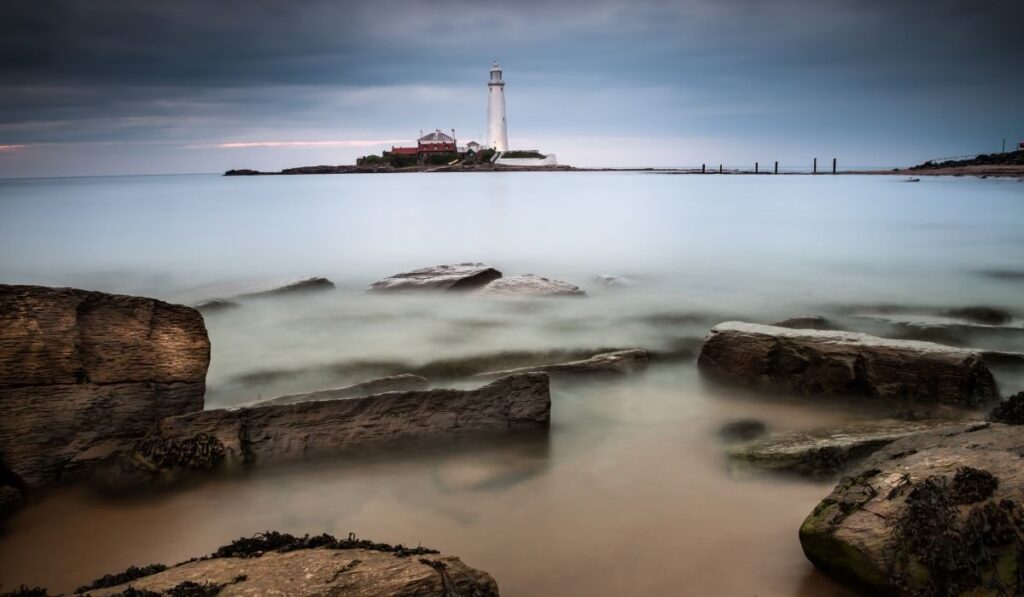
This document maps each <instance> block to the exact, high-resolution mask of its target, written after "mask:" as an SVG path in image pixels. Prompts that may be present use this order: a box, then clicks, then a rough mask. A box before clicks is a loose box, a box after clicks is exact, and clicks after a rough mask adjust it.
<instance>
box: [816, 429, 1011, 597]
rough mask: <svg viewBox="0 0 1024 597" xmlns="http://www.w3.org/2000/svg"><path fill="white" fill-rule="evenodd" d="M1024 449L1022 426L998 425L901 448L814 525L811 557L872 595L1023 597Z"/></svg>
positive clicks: (840, 491)
mask: <svg viewBox="0 0 1024 597" xmlns="http://www.w3.org/2000/svg"><path fill="white" fill-rule="evenodd" d="M1022 450H1024V446H1022V442H1021V427H1019V426H1018V427H1014V426H1008V425H1002V424H998V423H991V424H987V425H965V426H962V427H960V428H959V429H943V430H936V431H930V432H926V433H920V434H916V435H912V436H908V437H906V438H903V439H899V440H897V441H894V442H893V443H891V444H889V445H888V446H886V447H884V448H882V449H881V450H879V451H878V452H876V453H875V454H873V455H872V456H870V457H869V458H868V459H867V460H865V461H864V463H863V464H862V465H860V466H859V467H858V468H857V470H856V471H854V473H853V474H851V475H850V476H849V477H846V478H844V479H843V480H842V481H841V482H840V483H839V484H838V485H837V486H836V488H835V489H834V490H833V491H832V493H831V494H830V495H829V496H828V497H826V498H825V499H824V500H822V502H821V503H820V504H818V506H817V507H816V508H815V509H814V511H813V512H812V513H811V514H810V515H809V516H808V517H807V519H806V520H805V521H804V523H803V525H802V526H801V528H800V543H801V545H802V546H803V549H804V553H805V554H806V555H807V557H808V559H810V560H811V562H813V563H814V564H815V566H817V567H819V568H821V569H822V570H825V571H826V572H829V573H831V574H833V575H835V576H837V577H838V578H840V579H843V580H848V581H850V582H851V583H855V584H856V586H858V587H860V588H862V589H866V590H867V591H869V592H870V593H871V594H940V595H943V594H960V593H962V592H965V591H971V590H974V591H976V592H971V593H970V594H972V595H993V594H1007V595H1012V594H1019V593H1020V591H1021V589H1022V587H1021V586H1019V585H1017V586H1016V589H1014V585H1015V584H1016V580H1015V579H1014V578H1013V577H1014V576H1015V575H1016V573H1017V570H1016V567H1017V566H1019V565H1024V562H1022V561H1021V559H1020V558H1021V557H1022V554H1021V551H1019V550H1018V549H1016V546H1015V545H1013V543H1014V542H1015V541H1019V540H1020V539H1021V538H1022V535H1021V533H1022V532H1024V529H1021V528H1020V526H1019V523H1015V522H1013V521H1014V520H1017V521H1019V520H1021V516H1022V515H1024V511H1022V510H1021V505H1022V504H1024V467H1022V466H1021V462H1022ZM963 467H971V468H972V469H974V470H973V471H968V472H969V473H971V474H965V473H963V472H961V469H962V468H963ZM977 471H984V473H978V472H977ZM988 475H991V477H992V478H994V483H993V482H992V481H993V479H988V480H986V477H987V476H988ZM979 479H980V481H979ZM1015 526H1016V530H1014V527H1015ZM906 531H909V533H908V532H906ZM922 554H924V555H922ZM927 554H931V556H929V555H927ZM936 555H938V556H941V559H940V560H939V561H934V560H933V561H931V562H929V561H928V558H929V557H933V556H936ZM937 564H941V565H937ZM975 574H977V575H978V577H977V578H972V577H973V576H974V575H975ZM978 582H980V583H984V584H988V585H989V586H988V587H987V588H986V587H982V586H978V585H977V584H976V583H978ZM999 584H1002V585H1003V587H1004V592H1003V593H999V590H998V585H999ZM953 587H956V588H955V589H954V588H953ZM1015 590H1016V592H1015Z"/></svg>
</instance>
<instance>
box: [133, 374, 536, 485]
mask: <svg viewBox="0 0 1024 597" xmlns="http://www.w3.org/2000/svg"><path fill="white" fill-rule="evenodd" d="M550 411H551V397H550V392H549V389H548V376H547V375H545V374H543V373H528V374H522V375H510V376H507V377H503V378H501V379H498V380H495V381H493V382H491V383H489V384H487V385H485V386H483V387H480V388H477V389H474V390H447V389H443V390H442V389H439V390H424V391H413V392H389V393H385V394H378V395H375V396H367V397H364V398H352V399H345V400H318V401H313V402H299V403H296V404H278V405H270V406H256V407H252V408H240V409H237V410H206V411H201V412H195V413H189V414H186V415H179V416H176V417H168V418H166V419H163V420H161V421H160V422H159V424H158V426H157V429H156V433H155V434H154V435H153V436H152V437H150V438H147V442H146V444H145V445H144V446H143V447H144V448H145V451H144V452H143V451H139V450H137V451H136V453H135V454H134V455H133V458H132V462H134V464H135V465H136V467H139V466H141V467H142V468H149V469H151V470H152V471H153V472H161V471H160V469H166V468H174V467H176V466H177V467H181V468H200V469H208V468H220V467H228V468H232V467H237V466H241V465H251V464H262V463H269V462H274V461H281V460H294V459H302V458H306V457H314V456H319V455H327V454H333V453H338V452H342V451H345V450H357V449H368V448H375V447H379V446H384V445H388V444H396V443H401V444H403V445H410V444H416V443H427V442H430V443H437V442H442V441H445V440H449V439H453V438H457V437H463V436H470V435H481V434H489V433H506V432H509V431H518V430H528V429H537V428H546V427H547V426H548V423H549V420H550ZM197 441H198V442H200V445H199V446H193V444H195V443H196V442H197ZM153 442H157V443H158V445H157V446H156V447H154V446H153V445H152V444H153ZM160 443H162V444H163V445H165V446H167V449H165V450H161V449H160V448H159V444H160ZM164 452H174V453H181V454H184V455H185V457H184V458H183V459H181V461H180V462H175V461H173V460H171V461H169V463H168V464H169V466H168V465H165V464H163V463H162V462H160V459H163V458H164V456H163V453H164ZM193 460H195V461H197V462H198V463H199V465H198V466H195V465H193V464H192V461H193ZM154 461H157V462H156V466H151V465H150V463H154ZM211 463H212V464H211ZM172 472H173V471H172Z"/></svg>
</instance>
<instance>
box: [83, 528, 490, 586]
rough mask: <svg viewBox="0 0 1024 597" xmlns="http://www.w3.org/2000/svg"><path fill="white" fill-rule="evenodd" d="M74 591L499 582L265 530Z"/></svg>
mask: <svg viewBox="0 0 1024 597" xmlns="http://www.w3.org/2000/svg"><path fill="white" fill-rule="evenodd" d="M79 593H82V594H86V595H92V596H94V597H113V596H123V595H132V596H134V597H150V596H153V595H157V596H159V595H171V596H181V595H187V596H191V597H195V596H198V595H220V596H231V595H302V596H336V595H354V596H371V595H374V596H376V595H396V596H409V597H412V596H416V597H421V596H422V597H429V596H431V595H436V596H438V597H449V596H451V595H472V596H476V597H497V595H498V585H497V583H495V581H494V579H493V578H492V577H491V576H490V575H489V574H487V573H486V572H483V571H481V570H477V569H475V568H471V567H469V566H467V565H466V564H464V563H463V562H462V561H461V560H460V559H459V558H457V557H455V556H450V555H443V554H441V553H439V552H437V551H436V550H433V549H429V548H424V547H403V546H401V545H387V544H382V543H374V542H372V541H366V540H359V539H356V538H354V537H352V536H350V537H349V538H348V539H341V540H339V539H335V538H334V537H332V536H330V535H318V536H313V537H310V536H308V535H307V536H304V537H294V536H292V535H288V534H285V533H277V532H272V531H268V532H266V533H262V534H260V535H256V536H254V537H248V538H245V537H243V538H241V539H238V540H236V541H234V542H233V543H231V544H230V545H226V546H224V547H221V548H220V549H218V550H217V551H216V552H214V553H213V554H211V555H209V556H206V557H203V558H198V559H194V560H190V561H187V562H183V563H181V564H178V565H176V566H172V567H167V566H163V565H151V566H145V567H132V568H129V569H128V570H126V571H125V572H123V573H119V574H111V575H107V576H105V577H104V578H102V579H97V580H96V581H94V582H93V583H91V584H90V585H87V586H84V587H81V588H80V589H79Z"/></svg>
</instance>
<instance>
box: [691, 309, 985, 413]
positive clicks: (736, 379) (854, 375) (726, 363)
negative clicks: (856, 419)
mask: <svg viewBox="0 0 1024 597" xmlns="http://www.w3.org/2000/svg"><path fill="white" fill-rule="evenodd" d="M697 364H698V366H699V367H700V369H701V371H702V373H704V374H705V375H707V376H709V377H711V378H713V379H717V380H721V381H724V382H728V383H734V384H739V385H745V386H749V387H755V388H762V389H768V390H772V391H778V392H787V393H793V394H800V395H856V396H869V397H874V398H881V399H891V400H918V401H927V402H938V403H949V404H957V405H962V406H976V405H978V404H981V403H983V402H986V401H990V400H994V399H996V398H998V396H999V394H998V391H997V389H996V385H995V381H994V379H993V378H992V374H991V373H990V372H989V370H988V369H987V368H986V367H985V365H984V363H983V362H982V358H981V356H980V355H979V354H978V353H977V352H974V351H970V350H965V349H959V348H951V347H948V346H942V345H939V344H932V343H928V342H917V341H910V340H890V339H886V338H877V337H874V336H869V335H867V334H857V333H852V332H829V331H820V330H792V329H788V328H782V327H776V326H767V325H759V324H752V323H741V322H727V323H722V324H719V325H717V326H715V327H714V328H712V330H711V332H710V333H709V334H708V336H707V338H706V340H705V342H704V346H703V348H701V352H700V356H699V357H698V359H697Z"/></svg>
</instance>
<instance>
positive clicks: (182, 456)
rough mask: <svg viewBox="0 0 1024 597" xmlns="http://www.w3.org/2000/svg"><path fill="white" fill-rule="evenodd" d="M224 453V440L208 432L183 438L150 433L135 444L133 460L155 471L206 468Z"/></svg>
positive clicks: (211, 466) (213, 464) (215, 462)
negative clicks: (222, 441)
mask: <svg viewBox="0 0 1024 597" xmlns="http://www.w3.org/2000/svg"><path fill="white" fill-rule="evenodd" d="M224 455H225V451H224V444H222V443H221V442H220V440H218V439H217V438H216V437H214V436H212V435H210V434H209V433H197V434H195V435H193V436H192V437H187V438H184V439H176V438H168V437H163V436H162V435H159V434H151V435H148V436H146V437H145V438H143V439H141V440H140V441H139V443H138V444H136V445H135V450H134V453H133V460H134V461H135V462H138V463H140V464H143V465H145V466H147V467H149V468H151V469H153V470H156V471H163V470H175V469H186V470H193V471H208V470H213V469H215V468H217V467H218V466H220V464H221V463H222V462H224ZM140 461H141V462H140Z"/></svg>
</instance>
